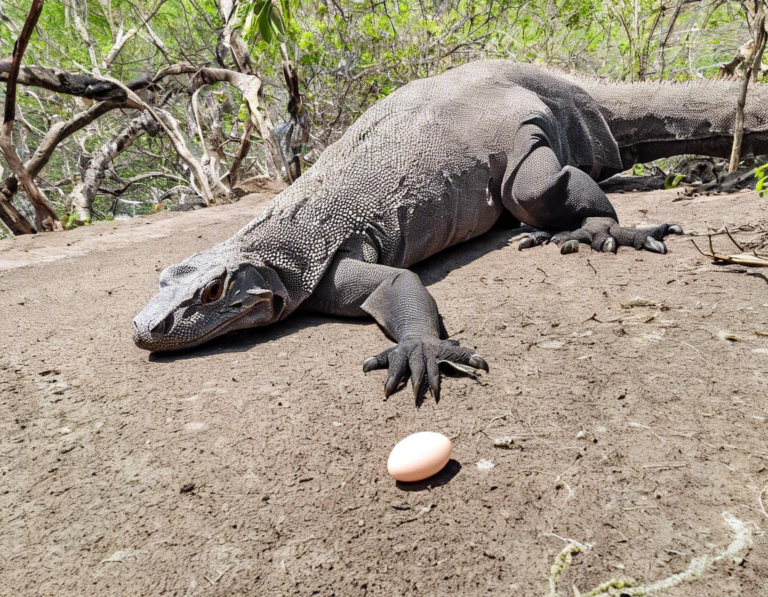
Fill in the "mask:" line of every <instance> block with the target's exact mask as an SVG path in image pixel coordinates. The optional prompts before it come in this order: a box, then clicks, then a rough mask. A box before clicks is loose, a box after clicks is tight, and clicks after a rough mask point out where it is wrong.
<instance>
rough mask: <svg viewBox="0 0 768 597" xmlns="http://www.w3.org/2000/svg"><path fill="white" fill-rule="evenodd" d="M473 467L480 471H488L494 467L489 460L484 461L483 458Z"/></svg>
mask: <svg viewBox="0 0 768 597" xmlns="http://www.w3.org/2000/svg"><path fill="white" fill-rule="evenodd" d="M475 466H477V468H479V469H480V470H481V471H489V470H491V469H492V468H493V467H494V466H496V465H495V464H493V462H491V461H490V460H486V459H485V458H483V459H482V460H480V461H478V462H476V463H475Z"/></svg>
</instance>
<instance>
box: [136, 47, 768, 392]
mask: <svg viewBox="0 0 768 597" xmlns="http://www.w3.org/2000/svg"><path fill="white" fill-rule="evenodd" d="M752 88H753V91H752V97H750V98H748V101H747V106H748V110H749V111H748V113H747V118H746V128H747V133H746V134H745V137H744V148H745V152H748V153H755V154H762V153H768V101H766V97H765V96H766V95H768V94H766V92H765V87H763V86H760V85H753V86H752ZM737 93H738V85H737V84H736V83H734V82H726V81H720V82H717V81H716V82H706V83H705V82H702V83H689V84H665V83H661V84H651V83H647V84H637V85H629V84H611V83H602V82H600V81H598V80H592V79H580V78H577V77H574V76H569V75H558V74H554V73H552V72H549V71H547V70H542V69H538V68H535V67H532V66H528V65H521V64H516V63H513V62H509V61H503V60H482V61H478V62H473V63H470V64H466V65H464V66H461V67H458V68H455V69H453V70H449V71H447V72H445V73H443V74H441V75H438V76H435V77H431V78H427V79H422V80H418V81H414V82H412V83H409V84H408V85H405V86H404V87H402V88H401V89H399V90H398V91H396V92H394V93H393V94H392V95H390V96H389V97H387V98H386V99H384V100H382V101H380V102H378V103H377V104H375V105H374V106H372V107H371V108H370V109H369V110H368V111H366V112H365V113H364V114H363V115H362V116H361V117H360V118H359V119H358V120H357V122H356V123H355V124H354V125H353V126H351V127H350V128H349V130H348V131H347V132H346V133H345V134H344V136H343V137H342V138H341V139H340V140H339V141H338V142H336V143H334V144H333V145H331V146H330V147H328V148H327V149H326V150H325V152H324V153H323V154H322V156H321V157H320V159H319V160H318V161H317V163H316V164H315V165H314V166H313V167H312V168H310V169H309V170H307V172H306V173H304V175H303V176H301V177H300V178H299V179H298V180H297V181H296V182H295V183H294V184H293V185H292V186H291V187H289V188H288V189H286V190H285V191H283V192H282V193H280V194H279V195H278V196H277V197H275V198H274V200H273V201H272V202H271V203H270V205H269V206H268V208H267V209H266V210H265V211H264V213H263V214H262V215H261V216H260V217H259V218H257V219H256V220H254V221H253V222H251V223H250V224H248V225H247V226H246V227H245V228H243V229H242V230H240V231H239V232H237V233H236V234H235V235H234V236H233V237H232V238H230V239H229V240H227V241H224V242H222V243H220V244H218V245H216V246H214V247H213V248H211V249H210V250H208V251H205V252H203V253H198V254H196V255H193V256H192V257H190V258H189V259H187V260H185V261H183V262H182V263H180V264H178V265H173V266H171V267H169V268H167V269H166V270H165V271H163V272H162V274H161V275H160V291H159V293H158V294H157V295H156V296H155V297H154V298H152V300H151V301H150V302H149V304H148V305H147V306H146V307H145V308H144V310H143V311H141V313H139V314H138V315H137V316H136V318H135V320H134V341H135V342H136V344H137V346H139V347H140V348H144V349H147V350H150V351H169V350H179V349H185V348H190V347H194V346H197V345H199V344H202V343H204V342H206V341H208V340H210V339H212V338H214V337H217V336H220V335H222V334H225V333H227V332H230V331H233V330H237V329H242V328H249V327H256V326H263V325H267V324H271V323H274V322H276V321H279V320H282V319H284V318H286V317H288V316H289V315H290V314H291V313H293V312H294V311H296V310H297V309H306V310H311V311H315V312H320V313H326V314H331V315H341V316H350V317H373V318H374V319H375V320H376V321H377V322H378V323H379V325H380V326H381V327H382V328H383V329H384V331H385V332H386V334H387V335H388V336H389V337H390V338H392V339H393V340H394V341H395V342H396V344H395V345H394V346H393V347H391V348H390V349H388V350H386V351H384V352H383V353H381V354H379V355H377V356H374V357H371V358H369V359H368V360H366V361H365V363H364V364H363V369H364V371H366V372H368V371H371V370H373V369H384V368H386V369H388V375H387V379H386V384H385V394H386V395H387V396H389V395H391V394H392V393H394V392H396V391H397V390H398V389H400V388H401V387H402V386H403V385H404V384H406V383H407V380H408V378H409V377H410V378H411V381H412V386H413V391H414V394H415V396H416V401H417V404H420V403H421V401H422V400H423V399H424V396H425V395H426V392H427V390H430V391H431V393H432V394H433V395H434V397H435V398H436V399H439V392H440V370H439V365H440V364H441V363H446V364H448V365H453V366H454V367H456V368H458V369H460V370H463V371H467V370H471V369H484V370H486V371H487V370H488V365H487V364H486V362H485V360H483V358H481V357H480V356H479V355H477V354H475V353H474V352H473V351H471V350H469V349H467V348H463V347H461V346H459V345H458V343H457V342H455V341H452V340H449V339H447V338H446V337H445V336H446V334H444V333H441V324H440V319H439V315H438V309H437V305H436V304H435V301H434V299H433V298H432V297H431V296H430V294H429V293H428V292H427V290H426V288H425V287H424V286H423V285H422V283H421V281H420V280H419V277H418V276H417V275H416V274H415V273H413V272H411V271H409V270H408V269H406V268H408V267H409V266H411V265H412V264H414V263H416V262H418V261H421V260H422V259H426V258H427V257H429V256H431V255H434V254H435V253H438V252H439V251H442V250H443V249H445V248H447V247H450V246H452V245H455V244H457V243H461V242H463V241H466V240H469V239H471V238H474V237H477V236H479V235H481V234H483V233H485V232H487V231H488V230H489V229H490V228H491V227H492V226H493V225H494V224H495V223H496V222H497V221H498V220H499V218H500V217H501V216H502V214H503V213H504V212H505V210H506V211H508V212H510V213H511V214H512V216H514V218H515V219H516V220H518V221H519V222H521V223H523V224H526V225H528V226H530V227H531V231H530V234H529V235H528V236H527V237H526V238H524V239H523V240H522V241H521V243H520V245H519V246H520V247H521V248H528V247H532V246H535V245H539V244H542V243H546V242H550V241H551V242H555V243H557V244H558V245H559V246H560V249H561V253H569V252H573V251H576V250H578V247H579V243H588V244H590V245H591V246H592V248H593V249H596V250H598V251H613V252H615V251H616V250H617V248H618V247H620V246H631V247H634V248H635V249H645V250H648V251H653V252H656V253H666V246H665V245H664V243H663V238H664V236H665V235H667V234H669V233H678V234H679V233H682V230H680V228H679V227H678V226H670V225H667V224H662V225H659V226H656V227H653V228H648V229H635V228H623V227H620V226H619V224H618V222H617V216H616V212H615V211H614V209H613V206H612V205H611V203H610V201H609V200H608V197H607V196H606V195H605V193H604V192H603V191H602V190H601V189H600V187H599V186H598V183H597V181H599V180H603V179H605V178H608V177H610V176H611V175H613V174H615V173H618V172H621V171H623V170H626V169H627V168H630V167H631V166H632V165H633V164H635V163H636V162H638V161H650V160H653V159H657V158H661V157H668V156H672V155H676V154H681V153H697V154H705V155H712V156H721V157H727V156H728V155H729V152H730V143H731V140H732V129H733V123H734V106H735V105H736V97H737ZM758 96H759V97H758Z"/></svg>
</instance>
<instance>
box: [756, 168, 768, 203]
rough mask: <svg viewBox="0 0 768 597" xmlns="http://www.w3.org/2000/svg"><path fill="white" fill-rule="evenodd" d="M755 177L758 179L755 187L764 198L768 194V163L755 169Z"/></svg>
mask: <svg viewBox="0 0 768 597" xmlns="http://www.w3.org/2000/svg"><path fill="white" fill-rule="evenodd" d="M755 178H756V179H757V185H756V186H755V189H756V190H757V193H758V195H760V198H761V199H763V198H765V196H766V195H768V164H763V165H762V166H760V167H759V168H756V169H755Z"/></svg>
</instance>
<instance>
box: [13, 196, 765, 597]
mask: <svg viewBox="0 0 768 597" xmlns="http://www.w3.org/2000/svg"><path fill="white" fill-rule="evenodd" d="M676 195H677V193H676V192H675V191H664V192H657V193H645V194H638V193H635V194H626V195H620V196H616V197H614V200H615V203H616V205H617V208H618V210H619V213H620V215H621V217H622V218H623V221H624V223H625V224H640V223H644V222H647V223H657V222H661V221H669V222H676V223H679V224H681V225H682V226H683V227H684V228H685V229H686V230H687V231H693V232H694V233H701V232H704V231H706V230H707V229H708V228H712V229H719V228H721V227H722V226H723V225H728V226H729V227H731V228H732V229H737V228H738V227H739V226H742V225H744V224H751V225H753V231H742V232H739V233H738V234H736V238H738V239H741V240H744V241H748V240H753V239H755V238H756V236H757V232H756V231H754V229H755V228H757V229H759V228H760V227H762V228H763V229H764V230H765V229H768V203H766V201H765V200H760V199H758V197H757V195H756V194H755V193H750V192H746V193H741V194H737V195H730V196H715V197H706V198H697V199H693V200H689V201H677V202H675V201H673V199H674V198H675V197H676ZM267 197H268V195H255V196H249V197H247V198H246V199H244V200H242V201H241V202H239V203H238V204H235V205H231V206H222V207H217V208H212V209H208V210H202V211H197V212H192V213H186V214H159V215H155V216H150V217H145V218H139V219H135V220H131V221H120V222H110V223H102V224H97V225H94V226H92V227H89V228H87V229H79V230H76V231H73V232H69V233H64V234H57V235H45V236H42V235H41V236H36V237H27V238H19V239H15V240H6V241H2V242H0V304H2V307H1V309H2V316H1V317H0V337H1V338H2V351H0V451H1V453H0V594H4V595H14V596H20V595H56V596H59V595H235V594H247V595H296V596H303V595H322V596H328V595H338V596H342V595H386V596H394V595H486V594H492V595H510V596H513V595H514V596H521V597H528V596H541V595H547V594H549V593H548V591H549V589H548V585H547V583H548V578H549V576H550V567H551V566H552V564H553V562H554V561H555V557H556V556H557V554H558V553H559V552H560V551H561V550H562V549H563V548H564V547H565V546H566V545H567V541H568V540H574V541H578V542H580V543H581V544H589V545H591V546H592V547H591V549H589V550H587V551H584V552H582V553H580V554H578V555H576V556H574V558H573V563H572V565H571V567H570V568H568V569H567V570H566V571H565V572H564V574H563V577H562V583H561V584H562V586H561V591H562V592H561V594H562V595H565V594H568V595H572V594H573V591H572V587H574V586H575V587H577V588H578V589H579V590H580V591H582V593H584V592H586V591H588V590H590V589H592V588H594V587H596V586H597V585H599V584H600V583H602V582H604V581H608V580H610V579H614V578H624V579H626V578H632V579H635V580H636V581H638V582H641V583H650V582H653V581H658V580H660V579H664V578H666V577H669V576H671V575H672V574H675V573H678V572H681V571H683V570H685V569H686V567H687V566H688V565H689V563H690V562H691V561H692V559H694V558H697V557H701V556H706V555H707V554H710V555H712V556H717V555H718V554H720V553H722V552H723V550H725V549H726V548H727V547H728V546H729V544H731V543H732V542H734V544H733V545H732V548H733V549H732V552H731V553H729V554H727V555H728V557H725V558H721V559H719V560H717V561H716V562H715V563H714V564H713V565H712V566H711V567H710V568H708V570H707V571H706V572H705V574H704V576H702V577H701V578H699V579H698V580H696V581H694V582H692V583H685V584H683V585H681V586H678V587H676V588H672V589H671V590H669V591H668V592H666V593H664V594H665V595H669V596H671V597H682V596H691V597H693V596H697V597H698V596H712V597H714V596H718V597H722V596H736V595H758V594H765V593H764V592H765V590H766V586H768V539H766V536H765V534H764V532H763V530H762V529H764V528H766V526H768V516H767V515H766V513H765V510H764V509H763V504H764V503H766V502H768V490H766V491H765V492H764V493H762V494H761V490H763V488H766V487H767V486H768V468H767V467H768V441H767V440H768V419H767V417H768V405H767V404H766V403H767V400H766V396H767V395H768V337H766V336H760V335H758V334H757V333H756V332H768V283H767V282H768V280H766V278H761V277H759V276H756V275H749V274H751V273H753V271H754V270H750V271H749V272H747V271H746V270H745V268H742V267H737V266H725V267H723V266H716V265H713V264H711V263H710V262H709V261H708V260H707V259H705V258H703V257H702V256H701V255H699V254H698V253H697V252H696V250H695V249H694V247H693V246H692V245H691V242H690V238H691V237H690V236H685V237H676V238H672V239H671V240H670V241H669V247H670V251H669V254H668V255H666V256H660V255H653V254H648V253H639V252H635V251H634V250H629V249H623V250H621V251H620V252H619V254H618V255H615V256H614V255H605V254H598V253H592V252H591V251H590V250H589V249H588V248H586V249H585V248H584V247H582V251H581V252H580V253H578V254H577V255H570V256H560V255H559V253H558V252H557V250H556V248H554V247H543V248H537V249H532V250H529V251H524V252H518V251H517V250H516V248H515V247H514V246H513V245H512V243H511V242H510V239H511V238H512V233H511V232H510V231H507V230H497V231H494V232H492V233H490V234H488V235H487V236H485V237H483V238H482V239H479V240H476V241H473V242H471V243H468V244H466V245H463V246H460V247H457V248H454V249H452V250H450V251H448V252H446V253H444V254H442V255H440V256H437V257H436V258H433V259H431V260H430V261H428V262H427V263H425V264H422V265H420V266H419V267H418V268H417V269H418V272H419V273H420V275H421V276H422V279H423V280H424V281H425V283H426V284H428V285H429V288H430V291H431V292H432V293H433V295H434V296H435V298H436V300H437V302H438V304H439V306H440V309H441V312H442V314H443V317H444V319H445V324H446V326H447V328H448V330H449V331H450V332H451V333H452V334H453V335H454V337H455V338H457V339H459V340H461V341H462V343H463V344H464V345H468V346H473V347H477V350H478V352H479V353H480V354H482V355H483V356H484V357H485V359H486V360H487V361H488V363H489V364H490V368H491V372H490V373H489V374H484V375H482V376H481V377H479V379H477V380H473V379H471V378H447V379H446V380H445V381H444V386H443V398H442V400H441V402H440V404H439V405H435V404H434V402H433V401H429V400H428V401H427V403H425V405H424V406H423V407H422V408H421V409H420V410H417V409H416V408H415V407H414V404H413V398H412V396H411V394H410V392H401V393H399V394H397V395H395V396H393V397H392V398H391V399H390V400H389V401H384V400H383V383H384V373H383V372H373V373H370V374H368V375H364V374H363V372H362V369H361V365H362V362H363V360H364V359H365V357H367V356H370V355H373V354H375V353H377V352H379V351H380V350H383V349H384V348H385V347H386V346H388V345H389V342H388V341H387V339H386V338H385V337H384V335H383V334H382V333H381V331H380V330H379V329H378V328H377V327H376V325H375V324H373V323H368V322H355V321H347V320H341V319H330V318H326V317H319V316H309V315H298V316H294V317H292V318H290V319H289V320H288V321H286V322H284V323H283V324H280V325H278V326H275V327H273V328H270V329H263V330H259V331H249V332H239V333H237V334H235V335H233V336H229V337H226V338H224V339H221V340H218V341H215V342H214V343H213V344H210V345H207V346H205V347H202V348H201V349H198V350H195V351H193V352H189V353H185V354H181V355H175V356H170V357H161V358H154V357H152V358H151V357H149V355H148V354H147V353H146V352H143V351H141V350H139V349H137V348H135V347H134V345H133V343H132V341H131V320H132V318H133V316H134V315H135V314H136V313H137V312H138V311H139V310H140V309H141V308H142V306H143V305H144V303H145V302H146V301H147V300H148V299H149V298H150V296H151V295H152V294H153V293H154V291H155V288H156V285H157V277H158V273H159V272H160V270H161V269H162V268H164V267H166V266H167V265H170V264H172V263H176V262H178V261H180V260H182V259H183V258H185V257H187V256H189V255H190V254H192V253H193V252H195V251H199V250H202V249H205V248H207V247H209V246H211V245H212V244H214V243H215V242H217V241H220V240H222V239H225V238H227V237H228V236H230V235H231V234H232V233H233V232H234V231H236V230H237V229H239V228H240V227H241V226H242V225H244V224H245V223H246V222H248V221H249V220H251V219H252V218H253V217H254V216H255V215H256V214H257V213H258V212H259V211H260V210H261V209H262V208H263V204H264V202H265V200H266V199H267ZM695 238H696V240H697V241H701V242H699V244H700V245H701V246H706V236H698V237H695ZM715 243H716V244H717V246H722V247H723V248H726V247H727V239H726V237H725V236H722V235H720V236H716V237H715ZM763 273H765V274H768V271H764V272H763ZM638 298H639V299H643V300H644V301H648V302H650V303H651V306H632V305H637V304H639V302H638V301H635V302H633V301H634V299H638ZM728 334H733V335H735V336H734V337H733V339H728V338H729V337H728ZM421 430H433V431H438V432H441V433H444V434H445V435H447V436H448V437H450V438H451V439H452V441H453V445H454V450H453V458H454V461H453V462H451V463H450V465H449V469H448V470H447V471H446V472H445V473H443V474H442V475H439V476H438V478H437V479H435V480H433V481H432V482H431V483H424V484H419V485H416V486H415V487H398V486H397V485H396V484H395V482H393V481H392V479H390V478H389V477H388V475H387V471H386V460H387V456H388V454H389V451H390V449H391V448H392V446H393V445H394V444H395V443H396V442H397V441H398V440H400V439H401V438H403V437H405V436H406V435H408V434H409V433H412V432H415V431H421ZM502 437H512V438H513V439H514V442H515V446H516V447H513V448H512V449H502V448H499V447H495V446H494V440H495V439H497V438H502ZM483 461H489V462H490V463H492V464H493V467H492V468H489V467H490V465H488V463H487V462H485V463H483ZM479 462H480V463H483V464H482V465H481V466H478V464H477V463H479ZM761 498H762V499H761ZM724 513H728V514H726V515H725V517H724ZM726 518H727V520H726ZM728 520H730V521H731V524H732V525H733V524H737V523H734V522H733V521H734V520H736V521H741V522H742V523H743V526H742V527H741V530H740V531H739V532H738V533H736V534H734V533H735V532H734V529H732V527H731V526H729V524H728ZM737 530H738V529H737ZM739 533H740V534H739ZM730 556H736V557H730Z"/></svg>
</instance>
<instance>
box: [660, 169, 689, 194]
mask: <svg viewBox="0 0 768 597" xmlns="http://www.w3.org/2000/svg"><path fill="white" fill-rule="evenodd" d="M684 180H685V174H678V173H675V172H673V173H672V174H670V175H669V176H667V177H666V178H665V179H664V188H665V189H667V190H669V189H676V188H677V187H678V186H679V185H680V183H681V182H683V181H684Z"/></svg>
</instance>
